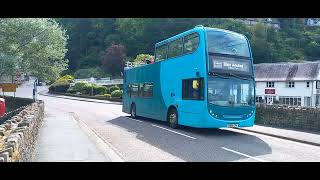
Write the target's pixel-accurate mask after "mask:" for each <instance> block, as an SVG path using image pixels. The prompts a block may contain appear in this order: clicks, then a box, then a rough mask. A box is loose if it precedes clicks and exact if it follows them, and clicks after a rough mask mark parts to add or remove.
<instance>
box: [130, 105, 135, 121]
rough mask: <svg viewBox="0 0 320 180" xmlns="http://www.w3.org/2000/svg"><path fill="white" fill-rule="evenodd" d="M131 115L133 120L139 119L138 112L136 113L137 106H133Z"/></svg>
mask: <svg viewBox="0 0 320 180" xmlns="http://www.w3.org/2000/svg"><path fill="white" fill-rule="evenodd" d="M130 115H131V118H133V119H135V118H136V117H137V111H136V105H135V104H131V108H130Z"/></svg>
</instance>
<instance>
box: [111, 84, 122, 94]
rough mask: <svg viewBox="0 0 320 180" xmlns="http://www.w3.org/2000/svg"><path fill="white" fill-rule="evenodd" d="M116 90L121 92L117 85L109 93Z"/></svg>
mask: <svg viewBox="0 0 320 180" xmlns="http://www.w3.org/2000/svg"><path fill="white" fill-rule="evenodd" d="M115 90H120V88H119V87H118V86H117V85H115V86H111V87H110V88H109V93H112V92H113V91H115Z"/></svg>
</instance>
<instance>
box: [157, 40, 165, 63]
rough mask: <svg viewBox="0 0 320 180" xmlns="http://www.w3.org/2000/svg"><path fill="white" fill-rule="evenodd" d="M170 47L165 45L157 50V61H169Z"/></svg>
mask: <svg viewBox="0 0 320 180" xmlns="http://www.w3.org/2000/svg"><path fill="white" fill-rule="evenodd" d="M167 53H168V45H167V44H164V45H161V46H159V47H157V48H156V61H162V60H164V59H167Z"/></svg>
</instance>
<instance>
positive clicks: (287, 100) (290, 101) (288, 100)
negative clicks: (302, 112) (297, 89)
mask: <svg viewBox="0 0 320 180" xmlns="http://www.w3.org/2000/svg"><path fill="white" fill-rule="evenodd" d="M279 103H280V104H285V105H288V106H301V97H295V96H279Z"/></svg>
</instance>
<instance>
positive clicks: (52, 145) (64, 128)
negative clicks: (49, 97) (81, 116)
mask: <svg viewBox="0 0 320 180" xmlns="http://www.w3.org/2000/svg"><path fill="white" fill-rule="evenodd" d="M34 161H41V162H43V161H58V162H61V161H67V162H72V161H79V162H81V161H90V162H96V161H111V159H110V158H109V157H106V156H105V155H103V154H102V152H100V151H99V149H98V148H97V146H96V145H95V144H94V143H93V142H92V141H91V140H90V139H89V137H88V136H87V135H86V134H85V133H84V132H83V131H82V129H81V127H80V126H79V125H78V124H77V121H76V120H75V119H74V118H73V116H72V114H71V113H67V112H61V111H60V110H58V109H50V111H49V112H48V111H46V115H45V118H44V122H43V125H42V127H41V129H40V132H39V135H38V139H37V143H36V149H35V157H34Z"/></svg>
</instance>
